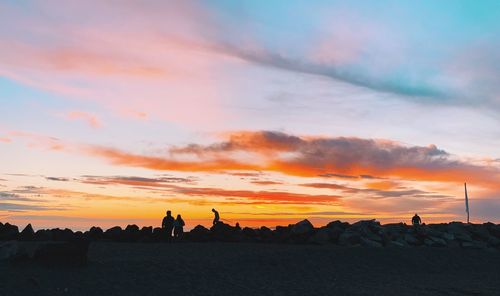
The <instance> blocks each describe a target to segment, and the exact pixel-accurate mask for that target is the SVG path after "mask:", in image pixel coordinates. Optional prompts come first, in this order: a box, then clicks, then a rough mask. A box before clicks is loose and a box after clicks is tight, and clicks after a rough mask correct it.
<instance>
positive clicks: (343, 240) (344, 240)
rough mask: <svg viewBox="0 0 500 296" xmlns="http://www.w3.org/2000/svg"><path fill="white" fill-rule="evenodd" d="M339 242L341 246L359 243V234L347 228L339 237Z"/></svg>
mask: <svg viewBox="0 0 500 296" xmlns="http://www.w3.org/2000/svg"><path fill="white" fill-rule="evenodd" d="M339 244H340V245H342V246H353V245H359V244H361V235H360V234H359V233H358V232H355V231H352V230H351V229H348V230H346V231H344V232H343V233H342V234H341V235H340V237H339Z"/></svg>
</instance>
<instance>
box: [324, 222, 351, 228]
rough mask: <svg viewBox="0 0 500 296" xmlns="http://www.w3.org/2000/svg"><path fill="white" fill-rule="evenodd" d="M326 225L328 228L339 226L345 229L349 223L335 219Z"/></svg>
mask: <svg viewBox="0 0 500 296" xmlns="http://www.w3.org/2000/svg"><path fill="white" fill-rule="evenodd" d="M326 227H328V228H340V229H342V230H345V229H347V228H348V227H349V223H347V222H342V221H339V220H335V221H332V222H330V223H328V224H326Z"/></svg>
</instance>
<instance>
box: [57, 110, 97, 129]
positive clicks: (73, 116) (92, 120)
mask: <svg viewBox="0 0 500 296" xmlns="http://www.w3.org/2000/svg"><path fill="white" fill-rule="evenodd" d="M64 117H65V118H66V119H69V120H83V121H84V122H86V123H87V124H88V125H89V126H90V127H92V128H100V127H102V123H101V121H100V120H99V119H98V118H97V116H96V115H93V114H91V113H88V112H83V111H71V112H68V113H67V114H65V116H64Z"/></svg>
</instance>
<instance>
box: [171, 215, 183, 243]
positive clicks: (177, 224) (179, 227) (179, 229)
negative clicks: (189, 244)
mask: <svg viewBox="0 0 500 296" xmlns="http://www.w3.org/2000/svg"><path fill="white" fill-rule="evenodd" d="M184 225H185V223H184V220H182V217H181V215H177V218H176V219H175V221H174V238H181V237H182V234H183V233H184Z"/></svg>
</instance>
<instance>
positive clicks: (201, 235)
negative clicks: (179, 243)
mask: <svg viewBox="0 0 500 296" xmlns="http://www.w3.org/2000/svg"><path fill="white" fill-rule="evenodd" d="M186 237H187V238H188V239H189V240H190V241H193V242H206V241H208V240H209V239H210V230H208V229H207V228H206V227H205V226H203V225H197V226H196V227H195V228H193V229H192V230H191V231H190V232H188V233H187V235H186Z"/></svg>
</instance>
